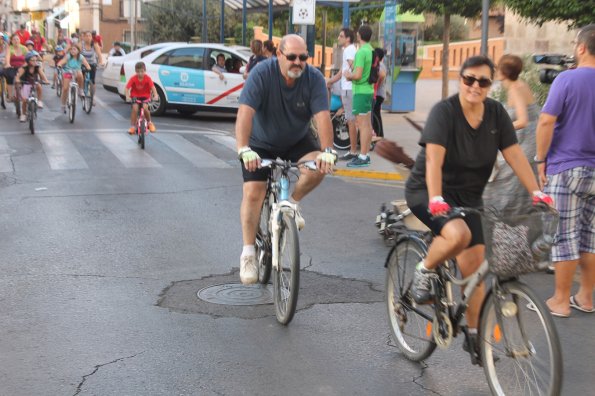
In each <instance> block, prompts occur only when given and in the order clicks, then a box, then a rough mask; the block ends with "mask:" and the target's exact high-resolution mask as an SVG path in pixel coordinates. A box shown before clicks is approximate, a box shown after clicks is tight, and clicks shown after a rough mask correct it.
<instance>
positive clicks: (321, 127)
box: [313, 110, 333, 150]
mask: <svg viewBox="0 0 595 396" xmlns="http://www.w3.org/2000/svg"><path fill="white" fill-rule="evenodd" d="M313 118H314V122H315V123H316V127H317V129H318V135H319V136H320V147H321V149H322V150H324V149H326V148H331V149H332V148H333V123H332V121H331V113H330V112H329V111H328V110H323V111H320V112H318V113H316V114H314V117H313Z"/></svg>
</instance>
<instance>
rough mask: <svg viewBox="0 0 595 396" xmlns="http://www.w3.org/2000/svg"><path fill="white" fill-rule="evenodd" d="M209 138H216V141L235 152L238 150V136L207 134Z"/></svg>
mask: <svg viewBox="0 0 595 396" xmlns="http://www.w3.org/2000/svg"><path fill="white" fill-rule="evenodd" d="M207 138H208V139H211V140H214V141H215V142H216V143H219V144H221V145H223V146H225V147H227V148H229V149H231V150H233V152H234V153H235V152H236V151H237V144H236V138H234V137H233V136H229V135H207Z"/></svg>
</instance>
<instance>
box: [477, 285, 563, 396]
mask: <svg viewBox="0 0 595 396" xmlns="http://www.w3.org/2000/svg"><path fill="white" fill-rule="evenodd" d="M480 355H481V359H482V363H483V367H484V371H485V374H486V377H487V380H488V384H489V385H490V389H491V391H492V393H493V394H494V395H507V396H509V395H528V394H530V395H559V394H560V390H561V387H562V352H561V348H560V340H559V338H558V332H557V331H556V328H555V326H554V323H553V320H552V316H551V315H550V313H549V310H548V309H547V307H546V306H545V304H544V303H542V302H541V299H540V298H538V297H537V296H536V295H535V293H534V292H533V290H531V288H530V287H528V286H527V285H525V284H524V283H521V282H516V281H515V282H509V283H505V284H503V285H500V286H499V287H498V288H497V289H496V290H495V292H492V293H491V294H490V295H489V296H488V297H487V299H486V301H485V303H484V307H483V309H482V314H481V321H480Z"/></svg>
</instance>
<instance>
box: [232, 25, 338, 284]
mask: <svg viewBox="0 0 595 396" xmlns="http://www.w3.org/2000/svg"><path fill="white" fill-rule="evenodd" d="M308 57H309V56H308V51H307V48H306V42H305V41H304V39H302V38H301V37H300V36H298V35H294V34H290V35H287V36H284V37H283V39H282V40H281V43H280V45H279V49H278V50H277V57H276V58H271V59H268V60H265V61H262V62H260V63H259V64H258V65H257V66H256V67H254V69H253V70H251V71H250V74H248V79H247V80H246V85H245V86H244V89H243V90H242V94H241V96H240V107H239V110H238V116H237V122H236V139H237V147H238V157H239V159H240V160H241V162H242V163H243V166H242V175H243V178H244V185H243V197H242V205H241V209H240V218H241V224H242V234H243V242H244V247H243V250H242V255H241V257H240V279H241V281H242V283H244V284H250V283H255V282H256V281H257V280H258V265H257V260H256V255H255V248H254V242H255V240H256V229H257V226H258V222H259V219H260V210H261V207H262V203H263V201H264V197H265V194H266V181H267V178H268V174H269V173H268V172H269V170H268V169H261V168H260V160H261V158H277V157H280V158H282V159H285V160H290V161H293V162H295V161H303V160H316V165H317V167H318V169H319V170H320V171H319V172H311V171H306V170H301V177H300V178H299V180H298V182H297V183H296V185H295V189H294V191H293V194H292V195H291V197H290V199H289V201H290V202H291V203H293V204H295V205H296V208H297V205H298V203H299V202H300V200H301V199H302V198H303V197H304V196H306V195H307V194H308V193H309V192H310V191H312V190H313V189H314V188H316V186H318V185H319V184H320V182H321V181H322V179H323V178H324V175H325V174H327V173H331V172H332V169H333V164H334V163H335V161H336V159H337V155H336V153H335V152H334V150H332V145H333V134H332V124H331V118H330V112H329V107H328V96H327V90H326V83H325V80H324V77H323V76H322V73H320V71H318V70H317V69H316V68H314V67H312V66H310V65H308V64H307V63H306V61H307V60H308ZM312 118H313V119H314V121H315V123H316V126H317V128H318V132H319V133H320V141H318V139H317V137H316V135H315V134H314V132H313V131H312V130H311V128H310V125H311V120H312ZM321 148H322V149H324V151H322V152H321ZM296 223H297V225H298V228H300V229H301V228H303V226H304V220H303V218H302V217H301V215H300V213H299V209H298V210H296Z"/></svg>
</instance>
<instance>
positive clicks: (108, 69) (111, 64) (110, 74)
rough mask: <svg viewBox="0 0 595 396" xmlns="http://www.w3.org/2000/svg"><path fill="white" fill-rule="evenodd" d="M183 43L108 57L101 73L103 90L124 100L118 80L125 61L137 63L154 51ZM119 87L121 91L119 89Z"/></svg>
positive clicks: (147, 47)
mask: <svg viewBox="0 0 595 396" xmlns="http://www.w3.org/2000/svg"><path fill="white" fill-rule="evenodd" d="M180 44H184V43H179V42H173V43H158V44H152V45H147V46H146V47H142V48H139V49H137V50H134V51H132V52H131V53H129V54H126V55H124V56H110V57H109V58H108V59H107V63H106V65H105V70H103V73H102V75H101V76H102V82H103V88H105V90H106V91H109V92H113V93H117V94H120V96H121V97H122V98H124V94H125V92H124V86H123V85H122V84H121V81H120V79H121V78H122V77H123V76H124V73H123V70H122V65H123V64H124V62H126V61H129V60H130V61H132V60H133V61H136V62H138V61H139V60H140V59H142V58H144V57H145V56H147V55H149V54H151V53H153V52H154V51H156V50H158V49H161V48H164V47H167V46H169V45H180ZM119 85H120V86H121V90H120V89H119ZM124 85H125V84H124Z"/></svg>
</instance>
